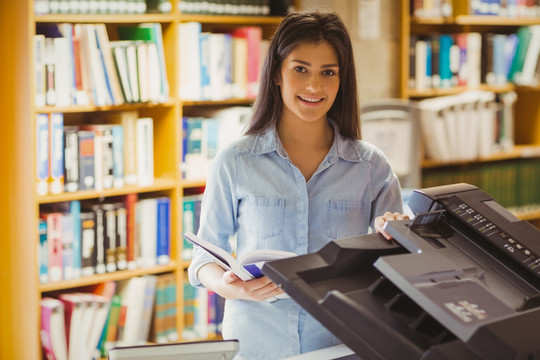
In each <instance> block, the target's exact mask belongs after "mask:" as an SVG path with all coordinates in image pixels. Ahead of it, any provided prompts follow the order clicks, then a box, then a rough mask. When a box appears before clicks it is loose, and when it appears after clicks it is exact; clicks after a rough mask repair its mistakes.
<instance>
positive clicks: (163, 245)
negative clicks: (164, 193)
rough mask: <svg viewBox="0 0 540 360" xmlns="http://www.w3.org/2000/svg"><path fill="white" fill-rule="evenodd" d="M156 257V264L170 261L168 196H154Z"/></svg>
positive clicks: (169, 204)
mask: <svg viewBox="0 0 540 360" xmlns="http://www.w3.org/2000/svg"><path fill="white" fill-rule="evenodd" d="M156 207H157V209H156V218H157V219H156V226H157V229H156V230H157V231H156V232H157V235H156V247H157V249H156V257H157V263H158V265H167V264H169V262H170V257H171V256H170V253H171V251H170V247H171V233H170V230H171V225H170V224H171V199H170V198H168V197H159V198H156Z"/></svg>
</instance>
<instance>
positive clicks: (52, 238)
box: [40, 212, 63, 282]
mask: <svg viewBox="0 0 540 360" xmlns="http://www.w3.org/2000/svg"><path fill="white" fill-rule="evenodd" d="M40 216H41V218H42V219H44V220H45V221H46V223H47V245H48V257H47V260H48V279H49V281H50V282H56V281H60V280H62V275H63V269H62V266H63V265H62V248H63V244H62V213H61V212H49V213H42V214H40Z"/></svg>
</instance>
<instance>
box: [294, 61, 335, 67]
mask: <svg viewBox="0 0 540 360" xmlns="http://www.w3.org/2000/svg"><path fill="white" fill-rule="evenodd" d="M291 62H297V63H300V64H303V65H307V66H311V63H310V62H307V61H304V60H299V59H292V60H291ZM338 66H339V65H338V64H325V65H322V66H321V67H322V68H331V67H338Z"/></svg>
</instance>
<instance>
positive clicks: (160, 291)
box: [152, 274, 185, 344]
mask: <svg viewBox="0 0 540 360" xmlns="http://www.w3.org/2000/svg"><path fill="white" fill-rule="evenodd" d="M166 291H167V276H166V275H163V274H161V275H157V280H156V298H155V300H154V317H153V324H152V327H153V339H152V341H153V342H155V343H156V344H164V343H166V342H167V325H166V315H167V312H166V310H167V292H166ZM184 326H185V323H184Z"/></svg>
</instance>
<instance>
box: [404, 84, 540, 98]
mask: <svg viewBox="0 0 540 360" xmlns="http://www.w3.org/2000/svg"><path fill="white" fill-rule="evenodd" d="M517 87H518V86H516V85H515V84H511V83H508V84H506V85H501V86H494V85H486V84H483V85H480V86H478V87H474V88H473V87H466V86H454V87H450V88H437V89H425V90H416V89H407V96H408V97H410V98H427V97H435V96H444V95H456V94H460V93H462V92H465V91H467V90H483V91H492V92H494V93H505V92H510V91H513V90H516V88H517ZM519 88H522V86H520V87H519ZM527 89H535V88H534V87H527ZM539 90H540V88H539Z"/></svg>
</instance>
